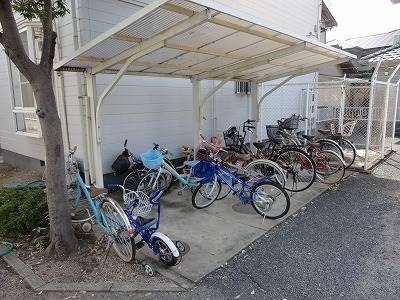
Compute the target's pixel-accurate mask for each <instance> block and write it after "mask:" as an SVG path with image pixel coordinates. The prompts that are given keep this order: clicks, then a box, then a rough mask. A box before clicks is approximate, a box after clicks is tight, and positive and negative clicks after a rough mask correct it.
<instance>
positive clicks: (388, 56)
mask: <svg viewBox="0 0 400 300" xmlns="http://www.w3.org/2000/svg"><path fill="white" fill-rule="evenodd" d="M381 58H382V59H383V60H384V61H395V60H400V44H397V45H394V46H392V47H389V48H386V49H383V50H380V51H377V52H374V53H372V54H370V55H367V56H364V57H363V58H362V60H368V61H369V62H376V61H379V60H380V59H381Z"/></svg>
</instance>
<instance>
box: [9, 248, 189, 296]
mask: <svg viewBox="0 0 400 300" xmlns="http://www.w3.org/2000/svg"><path fill="white" fill-rule="evenodd" d="M3 259H4V261H5V262H6V263H7V264H8V265H9V266H10V267H11V268H12V269H13V270H14V271H15V272H16V273H17V274H18V275H19V276H20V277H21V278H22V279H23V280H24V282H25V283H26V284H27V285H28V286H29V287H30V288H31V289H32V290H34V291H37V292H41V291H45V292H82V291H88V292H181V291H184V290H185V289H184V288H183V287H182V286H179V285H177V284H175V283H172V282H171V283H168V284H161V285H158V286H154V285H152V286H148V285H145V284H142V283H140V282H119V283H112V282H104V283H56V282H49V283H46V282H45V281H44V280H43V279H42V278H40V277H39V276H38V275H36V274H35V273H34V272H33V271H32V270H31V268H29V267H28V266H27V265H26V264H25V263H24V262H23V261H22V260H21V259H20V258H19V257H17V256H16V255H14V254H13V253H10V254H8V255H6V256H3ZM157 269H158V268H157ZM157 271H158V270H157ZM159 273H160V274H161V275H163V274H162V273H163V272H159ZM164 273H165V272H164ZM165 277H167V278H168V279H170V278H169V276H165ZM170 280H172V281H175V280H173V279H170Z"/></svg>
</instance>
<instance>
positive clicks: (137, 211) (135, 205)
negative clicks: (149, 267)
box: [119, 186, 185, 266]
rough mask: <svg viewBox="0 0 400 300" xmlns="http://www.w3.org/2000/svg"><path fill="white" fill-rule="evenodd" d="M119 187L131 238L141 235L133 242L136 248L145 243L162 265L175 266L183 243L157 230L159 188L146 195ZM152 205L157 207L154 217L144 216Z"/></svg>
mask: <svg viewBox="0 0 400 300" xmlns="http://www.w3.org/2000/svg"><path fill="white" fill-rule="evenodd" d="M119 187H120V188H121V189H122V191H123V199H124V203H125V210H124V211H125V214H126V215H127V217H128V220H129V223H130V224H131V226H132V227H133V229H134V234H133V238H136V236H138V235H139V236H140V237H141V240H140V241H139V242H137V243H136V244H135V248H136V250H139V249H141V248H142V247H143V246H144V245H145V244H147V246H148V247H149V248H150V249H151V250H152V251H153V253H154V255H158V256H159V259H160V261H161V262H162V263H163V264H164V265H166V266H175V265H177V264H179V263H180V262H181V260H182V256H181V252H184V251H185V249H184V246H183V243H181V242H179V241H177V242H176V244H174V243H173V242H172V240H171V239H170V238H169V237H168V236H166V235H165V234H163V233H161V232H159V231H158V229H159V227H160V212H161V205H160V201H159V200H158V198H159V197H158V194H159V193H160V190H155V191H153V192H152V193H151V195H150V197H148V196H147V195H146V194H145V193H143V192H141V191H129V190H127V189H125V188H124V187H123V186H119ZM153 206H156V207H157V215H156V217H155V218H146V217H147V216H148V215H149V214H150V213H151V211H152V207H153ZM177 245H178V246H177ZM182 247H183V248H182Z"/></svg>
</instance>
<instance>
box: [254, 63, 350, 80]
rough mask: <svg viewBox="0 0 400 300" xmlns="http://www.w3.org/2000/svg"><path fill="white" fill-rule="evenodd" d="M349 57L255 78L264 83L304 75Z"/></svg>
mask: <svg viewBox="0 0 400 300" xmlns="http://www.w3.org/2000/svg"><path fill="white" fill-rule="evenodd" d="M349 59H350V58H348V57H345V58H340V59H337V60H335V61H329V62H325V63H322V64H318V65H315V66H311V67H305V68H301V69H299V70H296V71H290V72H283V73H274V74H268V75H266V76H265V77H262V78H254V79H255V81H256V82H257V83H263V82H266V81H271V80H275V79H278V78H282V77H287V76H292V75H296V76H300V75H303V74H308V73H312V72H316V71H318V69H320V68H323V67H326V66H330V65H337V64H341V63H344V62H346V61H348V60H349ZM251 80H252V79H251Z"/></svg>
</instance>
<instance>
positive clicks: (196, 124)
mask: <svg viewBox="0 0 400 300" xmlns="http://www.w3.org/2000/svg"><path fill="white" fill-rule="evenodd" d="M192 87H193V98H192V101H193V149H195V151H196V149H197V148H198V146H199V140H200V139H199V136H200V134H201V106H200V97H201V81H200V80H195V79H193V80H192Z"/></svg>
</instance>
